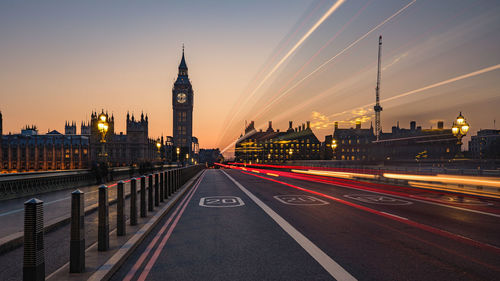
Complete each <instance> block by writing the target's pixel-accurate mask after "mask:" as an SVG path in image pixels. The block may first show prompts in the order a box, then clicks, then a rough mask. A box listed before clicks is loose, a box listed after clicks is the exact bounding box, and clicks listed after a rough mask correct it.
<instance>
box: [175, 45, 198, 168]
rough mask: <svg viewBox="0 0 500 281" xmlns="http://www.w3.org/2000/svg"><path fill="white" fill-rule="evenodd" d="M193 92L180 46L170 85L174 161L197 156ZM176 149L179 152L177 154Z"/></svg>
mask: <svg viewBox="0 0 500 281" xmlns="http://www.w3.org/2000/svg"><path fill="white" fill-rule="evenodd" d="M193 107H194V92H193V86H192V85H191V81H190V80H189V76H188V67H187V64H186V58H185V56H184V46H183V47H182V58H181V62H180V64H179V68H178V73H177V79H176V80H175V82H174V86H173V87H172V114H173V118H172V135H173V143H174V147H175V150H176V151H175V152H176V153H175V155H174V156H175V157H177V156H178V159H176V161H179V162H189V163H191V164H192V163H195V162H196V161H197V159H198V158H197V157H198V149H199V148H198V139H197V138H196V137H194V136H193ZM177 149H178V150H179V153H178V154H177Z"/></svg>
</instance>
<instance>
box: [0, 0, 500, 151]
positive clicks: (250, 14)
mask: <svg viewBox="0 0 500 281" xmlns="http://www.w3.org/2000/svg"><path fill="white" fill-rule="evenodd" d="M334 5H337V6H336V7H335V8H334V9H333V12H332V7H333V6H334ZM328 11H330V12H331V14H329V15H328V16H325V15H326V13H327V12H328ZM379 35H382V36H383V51H382V82H381V100H382V106H383V108H384V110H383V111H382V114H381V115H382V128H383V130H384V131H390V128H391V126H393V125H395V124H396V122H397V121H399V122H400V125H401V126H402V127H409V122H410V121H411V120H415V121H417V125H421V126H422V127H423V128H430V127H431V126H433V127H436V123H437V121H438V120H443V121H444V122H445V127H448V128H449V127H450V126H451V123H452V121H453V119H454V118H455V117H456V116H457V115H458V113H459V111H462V113H463V115H464V116H465V117H466V118H467V120H468V121H469V123H470V125H471V133H472V134H475V133H476V131H477V130H479V129H481V128H482V129H485V128H493V127H494V120H497V121H500V110H499V108H500V79H499V78H500V51H499V50H500V1H497V0H477V1H471V0H466V1H465V0H464V1H459V0H449V1H445V0H440V1H435V0H416V1H411V0H405V1H403V0H383V1H382V0H379V1H376V0H364V1H361V0H359V1H357V0H345V1H342V0H340V1H337V0H314V1H306V0H276V1H275V0H273V1H269V0H266V1H260V0H255V1H234V0H233V1H231V0H227V1H201V0H200V1H1V2H0V38H1V40H0V65H1V67H0V96H1V100H0V110H1V112H2V114H3V127H4V134H5V133H8V132H13V133H15V132H19V131H20V129H21V127H22V126H24V125H26V124H35V125H37V126H38V128H39V129H40V132H41V133H45V132H47V130H49V129H56V130H58V131H61V132H63V131H64V122H65V121H76V122H77V123H78V126H79V124H80V122H81V121H86V120H88V119H89V116H90V113H91V111H92V110H100V109H101V108H103V109H105V110H108V111H109V112H113V113H114V115H115V123H116V124H115V127H116V131H118V132H120V131H125V118H126V113H127V111H130V112H134V113H135V114H136V115H140V113H141V111H144V112H145V113H147V114H148V115H149V120H150V128H149V132H150V137H157V136H160V135H162V134H163V135H172V104H171V94H172V91H171V90H172V85H173V82H174V79H175V78H176V75H177V66H178V64H179V61H180V58H181V48H182V44H183V43H184V44H185V46H186V60H187V64H188V67H189V76H190V78H191V82H192V84H193V88H194V93H195V104H194V135H195V136H197V137H198V139H199V142H200V147H201V148H215V147H218V148H220V149H224V148H227V147H231V143H232V142H233V141H234V140H235V139H236V138H237V137H238V136H239V135H240V134H241V133H242V132H243V129H244V124H245V120H248V121H250V120H255V123H256V126H257V128H262V129H265V128H266V126H267V121H268V120H272V121H273V125H274V128H275V129H276V128H281V129H286V128H287V126H288V120H293V121H294V122H295V124H297V125H298V124H301V123H305V122H306V121H307V120H310V121H311V122H312V124H313V128H314V132H315V133H316V135H317V137H318V138H319V139H320V140H321V141H323V140H324V136H325V135H327V134H331V133H332V131H333V122H334V121H339V122H340V126H341V127H351V126H353V125H352V124H353V122H354V121H355V120H360V121H362V122H363V127H369V126H370V122H372V120H373V111H372V108H373V105H372V103H373V102H374V101H375V90H374V89H375V82H376V66H377V47H378V46H377V45H378V44H377V43H378V36H379ZM499 127H500V124H498V125H497V128H499ZM78 131H79V128H78ZM471 133H469V135H470V134H471ZM228 152H230V149H229V150H228Z"/></svg>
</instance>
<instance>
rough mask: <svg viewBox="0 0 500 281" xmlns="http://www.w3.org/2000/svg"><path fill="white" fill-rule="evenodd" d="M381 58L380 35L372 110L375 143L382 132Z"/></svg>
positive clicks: (380, 38)
mask: <svg viewBox="0 0 500 281" xmlns="http://www.w3.org/2000/svg"><path fill="white" fill-rule="evenodd" d="M381 56H382V35H380V37H379V38H378V68H377V87H376V88H375V106H374V107H373V110H374V111H375V136H376V137H377V141H378V140H379V139H380V133H381V132H382V126H381V125H380V112H381V111H382V107H381V106H380V59H381Z"/></svg>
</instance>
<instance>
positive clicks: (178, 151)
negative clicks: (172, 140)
mask: <svg viewBox="0 0 500 281" xmlns="http://www.w3.org/2000/svg"><path fill="white" fill-rule="evenodd" d="M175 150H176V152H177V162H179V160H180V159H179V154H181V148H180V147H177V148H176V149H175Z"/></svg>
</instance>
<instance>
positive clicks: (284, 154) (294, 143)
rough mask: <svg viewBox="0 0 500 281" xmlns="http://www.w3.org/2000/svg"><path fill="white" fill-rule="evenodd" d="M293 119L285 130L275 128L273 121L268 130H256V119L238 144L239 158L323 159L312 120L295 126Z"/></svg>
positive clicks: (254, 159)
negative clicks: (312, 126)
mask: <svg viewBox="0 0 500 281" xmlns="http://www.w3.org/2000/svg"><path fill="white" fill-rule="evenodd" d="M292 125H293V124H292V121H290V123H289V128H288V130H287V131H285V132H280V131H279V130H276V131H275V130H274V129H273V127H272V122H271V121H269V127H268V128H267V130H266V131H262V130H259V131H256V130H255V127H254V126H255V123H254V122H253V121H252V122H250V124H249V125H248V126H247V127H246V128H245V135H242V136H241V137H240V138H239V139H238V141H237V142H236V145H235V161H238V162H246V163H249V162H252V163H269V162H284V161H287V160H319V159H320V146H321V143H320V141H319V140H318V138H317V137H316V136H315V135H314V133H313V132H312V130H311V128H310V123H309V121H308V122H307V127H306V124H302V125H301V126H299V127H297V128H293V126H292Z"/></svg>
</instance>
